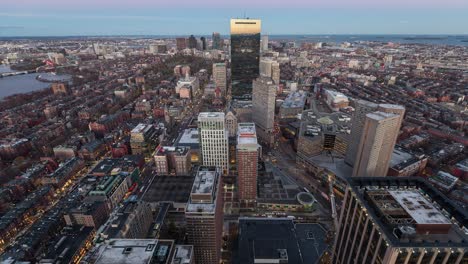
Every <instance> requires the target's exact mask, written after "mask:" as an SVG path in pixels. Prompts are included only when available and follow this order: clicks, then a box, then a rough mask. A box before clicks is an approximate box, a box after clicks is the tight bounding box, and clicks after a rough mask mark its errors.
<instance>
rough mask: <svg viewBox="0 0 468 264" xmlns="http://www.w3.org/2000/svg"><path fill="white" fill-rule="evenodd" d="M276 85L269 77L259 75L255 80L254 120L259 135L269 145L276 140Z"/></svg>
mask: <svg viewBox="0 0 468 264" xmlns="http://www.w3.org/2000/svg"><path fill="white" fill-rule="evenodd" d="M276 87H277V85H276V84H274V83H273V80H272V79H271V78H268V77H259V78H257V79H256V80H254V81H253V91H252V92H253V94H252V120H253V122H254V123H255V125H256V126H257V135H258V137H259V138H260V140H261V141H263V142H264V143H266V144H267V145H272V144H273V141H274V136H273V129H274V121H275V98H276Z"/></svg>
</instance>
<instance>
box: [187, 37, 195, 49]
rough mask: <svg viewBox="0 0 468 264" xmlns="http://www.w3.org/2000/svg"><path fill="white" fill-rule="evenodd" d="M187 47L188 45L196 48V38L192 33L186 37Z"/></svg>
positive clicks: (190, 47)
mask: <svg viewBox="0 0 468 264" xmlns="http://www.w3.org/2000/svg"><path fill="white" fill-rule="evenodd" d="M188 47H189V49H196V48H197V39H196V38H195V37H194V36H193V35H190V37H189V39H188Z"/></svg>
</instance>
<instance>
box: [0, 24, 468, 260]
mask: <svg viewBox="0 0 468 264" xmlns="http://www.w3.org/2000/svg"><path fill="white" fill-rule="evenodd" d="M262 23H264V24H265V23H268V21H267V20H259V19H249V18H243V19H231V20H230V22H228V21H227V20H226V27H230V35H222V34H220V33H216V32H214V33H213V34H212V35H210V36H199V35H196V36H194V35H190V36H173V37H154V36H139V37H125V36H115V37H112V36H108V37H99V36H93V37H37V38H20V37H16V38H1V39H0V61H1V64H0V263H8V264H14V263H18V264H19V263H51V264H58V263H96V264H107V263H154V264H171V263H172V264H193V263H196V264H219V263H252V264H253V263H290V264H295V263H299V264H302V263H303V264H311V263H338V264H343V263H382V264H393V263H405V264H407V263H408V264H416V263H417V264H419V263H443V264H462V263H468V155H467V154H468V149H467V146H468V136H467V132H468V126H467V127H465V125H468V121H467V120H468V98H467V97H466V96H467V94H468V40H465V41H463V39H466V38H464V36H460V40H462V41H460V42H459V44H457V45H452V44H450V45H448V44H444V43H438V44H433V43H426V42H425V40H427V38H426V37H421V38H420V39H419V38H418V37H407V39H406V41H403V42H400V41H392V40H391V39H390V40H387V39H384V38H383V37H382V39H379V38H375V39H374V40H364V39H360V38H359V37H356V38H355V39H353V38H350V39H349V40H346V41H333V39H332V38H328V37H321V38H320V40H318V39H316V38H314V37H311V36H274V35H272V36H268V35H266V34H263V33H262V32H263V31H262ZM207 30H209V29H207ZM429 40H431V39H429ZM432 40H433V39H432Z"/></svg>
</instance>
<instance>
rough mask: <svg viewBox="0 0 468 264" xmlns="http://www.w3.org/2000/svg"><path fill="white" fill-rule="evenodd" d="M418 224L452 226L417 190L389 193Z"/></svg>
mask: <svg viewBox="0 0 468 264" xmlns="http://www.w3.org/2000/svg"><path fill="white" fill-rule="evenodd" d="M389 193H390V194H391V195H392V196H393V198H394V199H395V200H396V201H397V202H398V203H399V204H400V206H401V207H403V209H405V211H406V212H407V213H408V214H409V215H410V216H411V217H412V218H413V219H414V220H415V221H416V223H418V224H450V220H449V219H448V218H447V217H446V216H445V215H443V214H442V213H441V212H440V210H439V209H437V208H435V207H434V205H433V204H432V203H430V202H429V201H428V200H427V199H426V198H425V197H424V196H422V195H421V193H419V192H418V191H416V190H398V191H389Z"/></svg>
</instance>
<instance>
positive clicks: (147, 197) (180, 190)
mask: <svg viewBox="0 0 468 264" xmlns="http://www.w3.org/2000/svg"><path fill="white" fill-rule="evenodd" d="M193 181H194V177H193V176H157V177H154V180H153V182H152V183H151V185H150V186H149V187H148V189H147V191H146V193H145V194H144V196H143V198H142V199H143V200H144V201H147V202H150V203H159V202H171V203H172V202H174V203H187V202H188V200H189V197H190V190H191V188H192V185H193Z"/></svg>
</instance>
